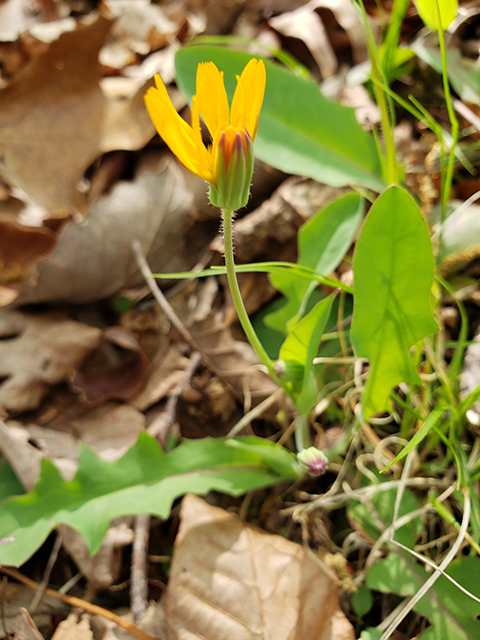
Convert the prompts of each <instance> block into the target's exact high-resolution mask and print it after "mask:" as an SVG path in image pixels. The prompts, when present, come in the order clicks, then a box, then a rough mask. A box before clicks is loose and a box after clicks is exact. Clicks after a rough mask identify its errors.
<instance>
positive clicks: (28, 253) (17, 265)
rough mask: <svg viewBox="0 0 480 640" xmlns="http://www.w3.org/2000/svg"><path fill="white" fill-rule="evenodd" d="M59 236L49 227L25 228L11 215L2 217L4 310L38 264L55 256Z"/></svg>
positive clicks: (0, 245)
mask: <svg viewBox="0 0 480 640" xmlns="http://www.w3.org/2000/svg"><path fill="white" fill-rule="evenodd" d="M57 240H58V238H57V234H56V233H54V232H53V231H50V229H47V228H45V227H25V226H23V225H21V224H19V223H18V222H17V220H16V219H15V218H14V217H13V216H10V215H0V285H1V288H0V306H4V305H7V304H10V303H11V302H13V301H14V300H15V298H16V297H17V296H18V294H19V292H20V287H21V283H22V281H23V279H24V277H25V276H26V275H27V274H28V273H30V271H31V269H32V267H33V265H34V264H36V263H37V262H38V261H39V260H41V259H42V258H46V257H47V256H48V255H50V254H51V253H52V251H53V250H54V248H55V245H56V244H57Z"/></svg>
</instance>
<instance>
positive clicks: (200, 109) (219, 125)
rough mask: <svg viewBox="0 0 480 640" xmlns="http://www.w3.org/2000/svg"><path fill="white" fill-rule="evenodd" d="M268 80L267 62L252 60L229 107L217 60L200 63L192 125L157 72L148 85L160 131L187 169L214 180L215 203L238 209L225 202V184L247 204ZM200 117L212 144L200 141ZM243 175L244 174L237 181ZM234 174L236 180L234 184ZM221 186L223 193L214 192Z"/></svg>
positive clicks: (150, 106)
mask: <svg viewBox="0 0 480 640" xmlns="http://www.w3.org/2000/svg"><path fill="white" fill-rule="evenodd" d="M265 80H266V74H265V65H264V63H263V61H262V60H256V59H254V58H253V59H252V60H250V62H249V63H248V64H247V65H246V67H245V68H244V70H243V71H242V74H241V76H240V77H238V76H237V88H236V89H235V94H234V96H233V101H232V107H231V109H230V108H229V105H228V99H227V93H226V91H225V85H224V83H223V73H221V72H220V71H219V70H218V69H217V67H216V66H215V65H214V64H213V62H205V63H202V64H199V65H198V68H197V85H196V89H197V93H196V95H195V96H194V97H193V101H192V109H191V121H192V125H191V126H190V125H189V124H187V123H186V122H185V120H183V119H182V118H181V117H180V116H179V115H178V113H177V111H176V110H175V107H174V106H173V104H172V102H171V100H170V97H169V95H168V93H167V90H166V88H165V85H164V84H163V82H162V79H161V78H160V76H159V75H158V74H157V75H156V76H155V84H156V88H154V87H150V89H149V90H148V91H147V94H146V95H145V103H146V105H147V110H148V113H149V114H150V117H151V119H152V121H153V124H154V125H155V127H156V129H157V131H158V133H159V134H160V136H161V137H162V138H163V140H164V141H165V142H166V144H167V145H168V146H169V147H170V149H171V150H172V151H173V153H174V154H175V155H176V156H177V158H178V159H179V160H180V162H182V163H183V164H184V165H185V166H186V167H187V169H190V171H192V172H193V173H195V174H196V175H197V176H200V178H203V179H204V180H207V181H208V182H210V183H211V185H212V186H213V187H214V189H213V192H214V193H213V197H212V203H213V204H215V205H216V206H222V207H223V206H226V207H227V208H234V207H233V206H232V207H230V206H229V205H230V204H231V203H230V202H226V203H225V202H224V201H225V199H226V200H229V199H231V198H230V196H227V195H225V193H226V192H225V189H226V188H227V187H229V191H230V192H231V191H232V190H233V191H237V192H238V191H239V189H240V190H242V189H243V196H242V197H239V198H237V201H238V202H240V201H242V202H243V201H244V200H245V184H246V182H247V181H248V189H247V190H246V191H247V199H248V191H249V189H250V182H251V178H252V171H253V151H252V142H253V141H254V140H255V136H256V133H257V128H258V116H259V114H260V109H261V108H262V103H263V96H264V93H265ZM200 115H201V117H202V119H203V121H204V122H205V124H206V125H207V128H208V131H209V133H210V136H211V139H212V144H211V145H210V146H208V147H206V146H205V145H204V144H203V141H202V133H201V128H200ZM229 169H230V171H229ZM241 174H245V175H244V176H243V178H242V180H241V182H242V184H241V185H239V176H241ZM234 177H235V180H234V182H235V184H234V183H233V182H232V180H233V179H234ZM226 183H228V184H226ZM218 189H220V191H221V193H220V194H218V193H215V192H216V191H218ZM222 194H223V195H222ZM211 195H212V190H211ZM213 200H216V201H218V203H217V202H213ZM238 202H237V203H234V204H238ZM245 204H246V202H245ZM245 204H241V206H245ZM238 208H239V207H238Z"/></svg>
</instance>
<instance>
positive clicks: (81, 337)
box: [0, 309, 102, 413]
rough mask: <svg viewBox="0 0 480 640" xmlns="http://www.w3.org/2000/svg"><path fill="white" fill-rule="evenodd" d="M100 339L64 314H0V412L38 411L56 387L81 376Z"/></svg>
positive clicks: (96, 332) (98, 332)
mask: <svg viewBox="0 0 480 640" xmlns="http://www.w3.org/2000/svg"><path fill="white" fill-rule="evenodd" d="M101 335H102V332H101V330H100V329H98V328H96V327H91V326H89V325H86V324H83V323H81V322H76V321H74V320H70V318H68V317H67V316H66V315H64V314H61V313H46V314H27V313H22V312H20V311H14V310H12V309H2V310H0V380H1V383H0V409H2V410H4V411H14V412H17V413H20V412H22V411H27V410H28V409H34V408H36V407H38V406H39V404H40V402H41V401H42V399H43V398H44V397H45V396H46V395H47V393H48V392H49V390H50V387H51V386H52V385H56V384H59V383H60V382H63V381H66V380H68V379H69V377H70V376H72V375H73V374H74V373H75V372H76V370H77V369H78V367H79V366H80V364H81V362H82V361H83V359H84V358H85V356H86V355H87V354H88V353H89V352H90V351H92V349H94V348H95V347H96V346H97V345H98V344H99V342H100V339H101Z"/></svg>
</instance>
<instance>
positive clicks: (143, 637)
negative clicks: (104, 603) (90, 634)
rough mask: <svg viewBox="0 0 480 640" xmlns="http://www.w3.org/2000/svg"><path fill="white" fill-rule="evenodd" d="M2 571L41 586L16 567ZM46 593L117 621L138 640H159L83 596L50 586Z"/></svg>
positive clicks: (27, 584)
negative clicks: (63, 591) (69, 594)
mask: <svg viewBox="0 0 480 640" xmlns="http://www.w3.org/2000/svg"><path fill="white" fill-rule="evenodd" d="M0 571H2V572H3V573H5V574H7V575H8V576H11V577H12V578H15V580H18V582H21V583H22V584H25V585H26V586H27V587H30V588H31V589H38V587H39V584H38V583H37V582H35V580H31V579H30V578H27V577H26V576H24V575H23V574H21V573H20V572H19V571H17V570H16V569H12V568H11V567H4V566H3V565H2V566H0ZM45 594H46V595H48V596H52V598H57V600H61V601H62V602H65V603H66V604H69V605H70V606H71V607H77V608H78V609H83V610H84V611H88V612H89V613H93V614H95V615H99V616H102V618H106V619H107V620H110V621H111V622H115V624H117V625H118V626H119V627H122V629H125V631H127V632H128V633H129V634H130V635H131V636H133V637H134V638H138V640H159V639H158V638H155V637H154V636H151V635H150V634H148V633H145V631H142V630H141V629H138V628H137V627H135V626H134V625H133V624H131V623H130V622H127V620H124V619H123V618H121V617H120V616H117V615H116V614H115V613H112V612H111V611H108V609H103V608H102V607H99V606H97V605H96V604H91V603H90V602H87V601H86V600H82V599H81V598H75V597H74V596H68V595H65V594H63V593H58V592H57V591H54V590H53V589H48V588H47V589H45Z"/></svg>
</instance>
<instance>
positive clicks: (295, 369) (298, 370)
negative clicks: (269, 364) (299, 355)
mask: <svg viewBox="0 0 480 640" xmlns="http://www.w3.org/2000/svg"><path fill="white" fill-rule="evenodd" d="M304 372H305V367H304V366H303V364H302V363H301V362H297V361H296V360H277V362H276V363H275V373H276V374H277V376H278V377H279V378H280V380H282V381H283V382H302V380H303V374H304Z"/></svg>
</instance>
